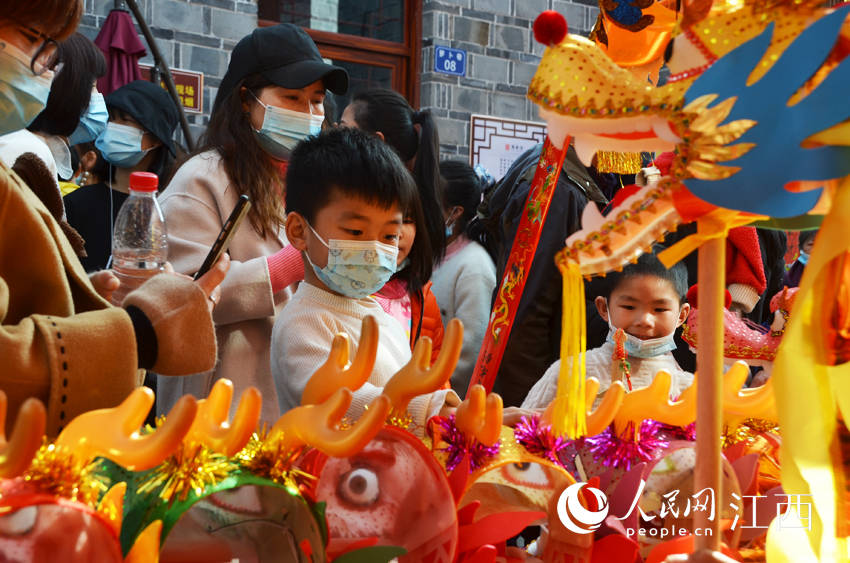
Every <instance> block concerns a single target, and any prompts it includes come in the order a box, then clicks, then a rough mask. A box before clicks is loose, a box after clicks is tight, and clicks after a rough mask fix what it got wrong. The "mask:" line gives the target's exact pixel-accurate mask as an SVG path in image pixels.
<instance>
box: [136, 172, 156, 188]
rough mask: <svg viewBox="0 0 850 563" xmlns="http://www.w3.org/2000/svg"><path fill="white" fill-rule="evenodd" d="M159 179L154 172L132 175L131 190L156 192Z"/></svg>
mask: <svg viewBox="0 0 850 563" xmlns="http://www.w3.org/2000/svg"><path fill="white" fill-rule="evenodd" d="M158 186H159V178H158V177H157V175H156V174H153V173H152V172H133V173H131V174H130V189H131V190H133V191H135V192H155V191H156V188H157V187H158Z"/></svg>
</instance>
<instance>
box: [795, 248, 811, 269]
mask: <svg viewBox="0 0 850 563" xmlns="http://www.w3.org/2000/svg"><path fill="white" fill-rule="evenodd" d="M797 260H798V261H799V262H800V264H802V265H804V266H805V265H806V264H807V263H808V262H809V253H808V252H803V251H802V250H801V251H800V256H798V257H797Z"/></svg>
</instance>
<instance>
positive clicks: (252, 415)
mask: <svg viewBox="0 0 850 563" xmlns="http://www.w3.org/2000/svg"><path fill="white" fill-rule="evenodd" d="M232 400H233V383H232V382H231V381H230V380H229V379H219V380H218V381H216V382H215V385H213V388H212V391H210V394H209V396H208V397H207V398H206V399H201V400H200V401H198V413H197V414H196V415H195V421H194V422H193V423H192V428H191V429H189V433H188V434H186V438H184V442H187V443H188V442H195V443H200V444H204V445H206V446H207V447H208V448H210V449H211V450H213V451H215V452H218V453H220V454H223V455H226V456H232V455H234V454H235V453H236V452H238V451H239V450H241V449H242V448H243V447H245V444H247V443H248V441H249V440H250V439H251V434H252V433H253V432H254V430H255V429H256V427H257V422H259V420H260V408H261V407H262V404H263V398H262V396H261V395H260V391H259V390H258V389H257V388H256V387H249V388H247V389H246V390H245V391H244V392H243V393H242V397H241V398H240V400H239V406H238V407H237V409H236V414H234V416H233V424H231V423H230V422H229V421H228V416H229V415H230V404H231V402H232Z"/></svg>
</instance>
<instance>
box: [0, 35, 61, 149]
mask: <svg viewBox="0 0 850 563" xmlns="http://www.w3.org/2000/svg"><path fill="white" fill-rule="evenodd" d="M51 82H53V72H51V71H47V72H45V73H44V74H42V75H41V76H33V73H32V70H30V58H29V57H28V56H27V55H26V53H24V52H23V51H21V50H20V49H18V48H17V47H15V46H14V45H12V44H11V43H9V42H7V41H0V135H5V134H6V133H11V132H12V131H18V130H20V129H23V128H24V127H26V126H27V125H29V124H30V123H31V122H32V120H33V119H35V118H36V117H37V116H38V114H39V113H41V110H43V109H44V106H45V105H47V97H48V96H49V95H50V84H51Z"/></svg>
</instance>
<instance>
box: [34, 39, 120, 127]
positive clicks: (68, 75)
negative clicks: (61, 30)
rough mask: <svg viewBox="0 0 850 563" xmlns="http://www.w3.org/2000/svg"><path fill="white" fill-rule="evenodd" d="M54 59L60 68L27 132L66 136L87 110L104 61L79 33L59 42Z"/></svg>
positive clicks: (104, 71)
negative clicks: (60, 65) (42, 105)
mask: <svg viewBox="0 0 850 563" xmlns="http://www.w3.org/2000/svg"><path fill="white" fill-rule="evenodd" d="M54 56H55V57H56V62H57V63H61V64H62V69H61V70H60V71H59V72H57V73H56V77H55V78H54V79H53V83H52V84H51V86H50V95H49V96H48V97H47V104H46V105H45V107H44V109H43V110H42V111H41V113H39V114H38V116H36V118H35V119H34V120H33V122H32V123H30V124H29V126H27V129H29V130H30V131H36V132H39V133H46V134H48V135H62V136H64V137H68V136H70V135H71V133H73V132H74V130H75V129H76V128H77V125H78V124H79V123H80V117H81V116H82V115H83V114H84V113H85V112H86V109H87V108H88V107H89V101H90V100H91V91H92V85H93V84H94V81H95V80H96V79H97V78H100V77H101V76H103V75H104V74H106V59H104V58H103V52H102V51H101V50H100V49H99V48H98V47H97V46H96V45H95V44H94V43H92V42H91V40H90V39H88V38H87V37H85V36H84V35H81V34H79V33H75V34H73V35H72V36H71V37H69V38H68V39H66V40H65V41H63V42H62V43H60V44H59V48H58V49H57V50H56V55H54Z"/></svg>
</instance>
